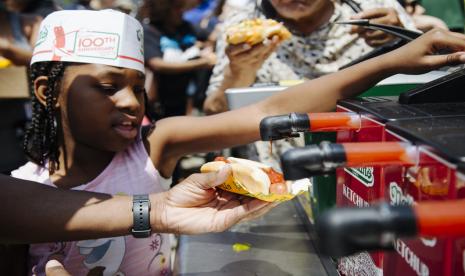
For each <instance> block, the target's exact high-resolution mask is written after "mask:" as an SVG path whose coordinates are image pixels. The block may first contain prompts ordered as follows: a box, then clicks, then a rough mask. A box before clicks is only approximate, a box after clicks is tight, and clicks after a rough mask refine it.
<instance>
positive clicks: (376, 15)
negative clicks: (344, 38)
mask: <svg viewBox="0 0 465 276" xmlns="http://www.w3.org/2000/svg"><path fill="white" fill-rule="evenodd" d="M352 19H370V22H372V23H376V24H385V25H392V26H399V27H402V26H403V25H402V22H401V21H400V19H399V16H398V15H397V11H396V10H395V9H394V8H376V9H370V10H366V11H363V12H360V13H358V14H356V15H354V16H352ZM351 32H352V33H357V34H358V35H359V36H360V37H362V38H363V39H365V42H366V43H367V44H368V45H370V46H371V47H378V46H381V45H383V44H385V43H386V42H389V41H391V40H392V39H394V37H393V36H392V35H390V34H387V33H385V32H383V31H375V30H369V29H366V28H363V27H360V26H352V30H351Z"/></svg>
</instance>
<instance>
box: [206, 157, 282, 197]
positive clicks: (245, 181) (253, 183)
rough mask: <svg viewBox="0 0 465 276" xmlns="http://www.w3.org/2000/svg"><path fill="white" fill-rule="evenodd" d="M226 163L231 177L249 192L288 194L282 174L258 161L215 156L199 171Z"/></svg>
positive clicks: (219, 166)
mask: <svg viewBox="0 0 465 276" xmlns="http://www.w3.org/2000/svg"><path fill="white" fill-rule="evenodd" d="M226 163H229V164H230V165H231V168H232V177H233V178H234V180H235V181H236V182H237V183H239V184H240V185H242V186H243V187H244V188H245V189H246V190H247V191H248V192H250V193H251V194H263V195H269V194H289V193H290V189H289V187H288V186H287V185H286V183H285V181H284V178H283V175H282V174H281V173H279V172H277V171H275V170H273V169H272V168H271V167H269V166H267V165H264V164H262V163H259V162H255V161H251V160H247V159H242V158H234V157H228V158H224V157H217V158H216V159H215V161H213V162H208V163H205V164H204V165H203V166H202V167H201V168H200V171H201V172H216V171H218V170H220V169H221V167H223V166H224V165H225V164H226Z"/></svg>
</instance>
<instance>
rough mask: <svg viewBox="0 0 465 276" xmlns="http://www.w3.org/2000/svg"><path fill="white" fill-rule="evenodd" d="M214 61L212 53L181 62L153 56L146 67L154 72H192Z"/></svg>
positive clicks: (209, 66)
mask: <svg viewBox="0 0 465 276" xmlns="http://www.w3.org/2000/svg"><path fill="white" fill-rule="evenodd" d="M215 61H216V59H215V57H214V55H205V56H202V57H200V58H197V59H192V60H187V61H183V62H168V61H164V60H163V59H162V58H160V57H154V58H151V59H149V60H148V61H147V67H149V68H150V69H151V70H152V71H153V72H155V73H157V72H158V73H163V74H180V73H186V72H192V71H195V70H198V69H204V68H212V67H213V66H214V64H215Z"/></svg>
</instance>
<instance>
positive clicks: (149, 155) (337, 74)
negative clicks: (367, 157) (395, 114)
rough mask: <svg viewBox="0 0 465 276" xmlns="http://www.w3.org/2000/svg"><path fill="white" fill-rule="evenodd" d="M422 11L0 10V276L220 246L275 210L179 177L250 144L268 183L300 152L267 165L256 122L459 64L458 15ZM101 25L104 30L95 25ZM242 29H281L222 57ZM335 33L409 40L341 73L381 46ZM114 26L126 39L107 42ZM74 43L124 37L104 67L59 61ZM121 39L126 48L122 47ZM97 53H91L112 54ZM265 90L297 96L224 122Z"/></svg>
mask: <svg viewBox="0 0 465 276" xmlns="http://www.w3.org/2000/svg"><path fill="white" fill-rule="evenodd" d="M433 2H434V1H427V0H424V1H396V0H364V1H357V0H339V1H333V0H306V1H292V0H290V1H284V0H258V1H256V0H217V1H215V0H141V1H131V0H105V1H104V0H100V1H96V0H92V1H63V2H58V1H54V0H40V1H37V0H36V1H32V0H21V1H13V0H2V1H1V2H0V30H2V31H1V32H0V80H2V74H3V75H4V76H6V75H7V73H8V74H13V75H14V76H15V78H17V79H18V81H21V82H24V83H27V84H28V85H26V86H25V88H23V89H25V90H27V91H19V90H20V89H15V87H8V88H2V85H3V84H2V83H0V115H1V116H2V119H1V120H0V126H1V129H0V149H1V152H2V153H4V154H3V155H2V158H0V170H1V173H2V174H3V175H2V176H0V181H1V185H0V187H1V193H0V202H2V203H1V205H0V206H2V207H3V208H1V209H2V211H1V214H2V215H1V218H2V220H3V221H4V225H6V226H5V227H2V230H1V231H0V233H1V234H0V240H1V241H2V242H4V245H0V274H2V275H24V274H34V275H44V273H45V271H46V266H47V263H48V262H49V261H50V260H58V261H60V262H61V263H63V264H64V267H65V268H66V269H67V270H68V271H69V272H70V273H71V274H72V275H86V274H87V275H94V274H92V273H96V274H95V275H103V274H102V273H103V271H104V270H105V275H107V273H110V272H111V273H118V272H128V273H129V274H133V275H154V274H156V275H158V274H159V275H169V274H170V273H171V272H170V269H171V262H170V252H169V251H170V242H169V240H170V239H169V238H168V237H167V235H166V233H178V234H197V233H206V232H217V231H223V230H226V229H227V228H228V227H230V226H232V225H233V224H235V223H238V222H240V221H241V220H244V219H251V218H254V217H256V216H260V215H262V214H264V213H266V212H267V211H268V210H270V209H271V208H273V207H274V206H275V204H271V203H266V202H262V201H260V200H257V199H251V198H243V197H241V196H238V195H235V194H232V193H228V192H225V191H220V190H216V189H215V187H216V186H217V185H219V184H221V183H222V182H224V180H225V179H226V178H227V177H228V175H229V174H230V173H231V172H230V168H229V166H226V167H225V168H224V169H223V170H222V171H220V172H219V173H217V174H215V173H211V174H195V175H192V176H190V177H187V178H186V179H184V177H183V172H182V170H183V168H182V166H180V161H181V160H182V159H183V158H184V157H185V156H189V155H192V154H205V153H208V152H214V151H220V150H224V149H227V148H232V147H236V146H241V145H247V144H251V143H255V145H254V146H253V147H249V148H248V149H251V148H253V149H252V150H253V151H254V152H255V151H256V152H257V153H258V158H259V159H260V161H262V162H264V163H267V164H270V165H272V166H274V167H275V168H276V167H278V166H279V165H278V163H277V160H278V155H279V154H281V153H282V152H284V151H285V150H287V149H289V148H290V147H294V146H296V145H301V143H302V141H301V140H299V139H295V140H291V141H284V142H277V143H276V144H275V145H274V147H275V148H274V150H273V152H272V153H271V152H270V150H269V144H264V143H260V142H256V141H257V140H259V129H258V125H259V122H260V120H261V119H262V118H264V117H266V116H270V115H276V114H284V113H289V112H322V111H329V110H332V109H333V108H334V106H335V103H336V101H337V100H338V99H342V98H348V97H352V96H355V95H358V94H360V93H362V92H363V91H365V90H366V89H368V88H369V87H371V86H373V85H374V84H376V83H377V82H379V81H380V80H382V79H384V78H386V77H388V76H390V75H392V74H395V73H420V72H424V71H428V70H431V69H434V68H440V67H442V66H445V65H455V64H459V63H465V54H464V51H465V35H463V34H461V33H463V30H464V26H465V16H464V8H463V6H464V3H463V1H456V0H449V1H448V2H450V3H451V5H450V7H452V8H451V9H452V11H453V12H454V17H453V20H451V17H450V16H444V14H446V13H445V12H444V6H442V7H441V8H437V6H435V5H434V3H433ZM435 7H436V8H435ZM447 7H449V6H447ZM106 9H112V10H117V11H120V12H118V13H114V11H107V10H106ZM86 11H95V13H87V12H86ZM97 11H99V12H97ZM452 11H451V12H452ZM447 14H450V13H447ZM112 16H114V17H115V20H114V22H113V23H114V24H113V25H111V24H108V22H104V21H103V19H104V18H107V17H109V18H110V17H112ZM68 17H70V18H72V19H73V20H69V21H70V22H72V23H67V22H68V21H67V20H65V19H67V18H68ZM250 18H272V19H275V20H277V21H280V22H283V24H284V25H285V26H286V27H287V28H288V29H289V30H290V32H291V33H292V37H291V38H290V39H289V40H286V41H280V40H279V38H277V37H276V36H274V37H271V38H270V39H269V40H266V42H265V43H259V44H256V45H249V44H247V43H245V44H239V45H230V44H228V43H227V41H226V32H225V30H226V28H227V27H228V26H231V25H233V24H236V23H239V22H241V21H242V20H244V19H250ZM99 19H102V21H99ZM350 19H370V21H372V22H375V23H381V24H388V25H394V26H400V27H404V28H407V29H411V30H416V31H422V32H424V33H425V34H424V35H422V36H421V37H420V38H419V39H417V40H415V41H414V42H412V43H409V44H407V45H405V46H403V47H401V48H399V49H396V50H393V51H391V52H389V53H387V54H385V55H382V56H379V57H376V58H373V59H370V60H367V61H365V62H362V63H359V64H357V65H354V66H351V67H348V68H347V69H344V70H341V69H340V68H341V67H343V66H344V65H347V64H348V63H350V62H352V61H354V60H356V59H358V58H360V57H361V56H363V55H365V54H366V53H368V52H370V51H372V50H373V49H375V48H376V47H379V46H382V45H385V44H386V43H389V42H392V41H393V40H394V39H395V37H393V36H392V35H388V34H386V33H383V32H381V31H371V30H366V29H363V28H360V27H352V26H349V25H342V24H336V22H338V21H344V20H350ZM112 20H113V19H112ZM57 22H58V23H57ZM60 22H61V23H62V24H61V23H60ZM89 22H91V23H89ZM117 23H118V24H120V25H121V26H126V25H127V26H129V27H127V28H126V29H124V28H122V30H119V29H117V28H118V26H119V25H118V24H117ZM60 24H61V25H60ZM66 24H70V25H69V26H68V25H66ZM65 27H66V28H67V29H65ZM70 28H74V30H73V31H71V30H70ZM112 28H115V30H113V29H112ZM79 29H85V30H86V31H87V32H88V33H92V32H94V33H112V32H113V33H116V34H118V35H119V36H118V37H119V38H123V37H124V41H122V42H121V45H122V46H121V49H119V48H118V49H119V51H120V52H119V54H118V55H116V56H115V57H114V58H112V59H109V58H101V57H98V56H94V57H92V56H91V57H89V56H85V57H84V56H83V55H79V54H78V53H77V50H76V49H75V51H70V50H69V49H68V48H66V47H67V46H69V45H67V44H66V43H67V40H68V39H69V37H70V36H72V35H73V34H74V32H78V31H76V30H79ZM449 29H450V30H452V31H454V33H453V32H450V31H449ZM128 30H135V31H136V32H135V33H136V34H137V35H133V36H130V35H126V32H129V31H128ZM52 34H53V35H52ZM74 35H75V36H77V34H74ZM89 37H91V36H90V35H89ZM107 39H108V40H102V43H103V41H105V42H107V41H110V42H111V41H113V40H112V39H113V38H112V39H109V38H107ZM89 41H90V40H89ZM81 43H82V41H81ZM128 45H129V46H128ZM47 47H50V49H49V48H47ZM118 47H120V46H118ZM441 49H447V50H448V51H450V50H451V49H453V52H451V53H447V54H444V53H443V52H441V51H440V50H441ZM89 51H90V52H87V54H89V53H91V52H92V51H93V50H92V49H90V50H89ZM122 53H124V55H123V54H122ZM438 53H441V54H438ZM106 54H108V55H111V53H106ZM387 61H389V62H387ZM18 68H19V70H18ZM18 72H22V74H19V73H18ZM24 72H26V73H24ZM8 76H10V75H8ZM280 80H305V82H304V83H303V84H301V85H297V86H294V87H291V88H288V89H286V90H285V91H283V92H282V93H280V94H278V95H277V96H274V97H271V98H269V99H266V100H264V101H262V102H259V103H257V104H254V105H251V106H248V107H246V108H243V109H239V110H233V111H228V105H227V101H226V97H225V91H226V90H227V89H230V88H238V87H249V86H251V85H253V84H256V83H276V82H279V81H280ZM18 87H20V86H18ZM6 90H8V91H6ZM232 153H233V154H234V151H233V152H232ZM246 154H247V152H246ZM205 161H206V160H205ZM277 169H279V168H277ZM7 175H11V176H12V177H13V178H12V177H8V176H7ZM34 182H38V183H40V184H38V183H34ZM170 186H171V188H170V189H168V188H169V187H170ZM55 188H59V189H55ZM166 189H168V190H166ZM68 190H79V191H68ZM140 194H144V195H147V200H148V201H149V202H151V209H150V210H148V211H147V213H145V214H143V213H142V209H141V213H140V215H141V217H142V216H147V217H145V218H150V219H147V220H146V221H145V222H143V223H142V222H141V225H142V224H144V226H145V227H148V228H149V229H151V230H152V232H151V233H148V234H147V236H145V237H144V239H140V238H138V237H137V235H138V234H137V233H134V231H131V229H133V230H134V229H135V226H134V225H133V217H132V216H133V211H132V209H131V207H132V205H131V203H133V201H134V200H135V199H133V197H132V195H140ZM141 202H142V201H141ZM141 204H142V203H141ZM141 208H142V207H141ZM134 216H135V213H134ZM134 221H135V218H134ZM136 230H137V229H136ZM136 232H137V231H136ZM149 232H150V231H149ZM131 234H132V236H131ZM112 236H120V237H119V238H112V239H109V238H108V237H112ZM90 239H95V240H90ZM25 243H30V244H28V245H24V244H25ZM18 244H22V245H18ZM110 245H111V246H112V247H111V250H113V251H112V252H113V255H111V256H110V257H108V259H106V258H105V257H106V255H102V256H100V257H99V259H98V260H94V261H95V262H92V263H88V262H86V258H85V256H86V255H88V254H90V253H89V252H91V249H92V248H97V247H99V246H108V247H110ZM118 256H119V257H118ZM97 261H98V262H97ZM48 266H49V267H50V266H55V267H56V266H59V264H57V263H56V262H52V263H49V264H48ZM63 275H64V274H63ZM115 275H116V274H115Z"/></svg>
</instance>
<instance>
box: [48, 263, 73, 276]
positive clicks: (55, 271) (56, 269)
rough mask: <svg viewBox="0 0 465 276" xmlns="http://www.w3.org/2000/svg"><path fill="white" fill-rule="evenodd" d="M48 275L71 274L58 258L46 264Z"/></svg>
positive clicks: (61, 275)
mask: <svg viewBox="0 0 465 276" xmlns="http://www.w3.org/2000/svg"><path fill="white" fill-rule="evenodd" d="M45 275H46V276H71V274H69V273H68V271H66V270H65V268H64V267H63V265H62V264H61V263H60V262H58V261H57V260H50V261H48V262H47V264H46V265H45Z"/></svg>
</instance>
